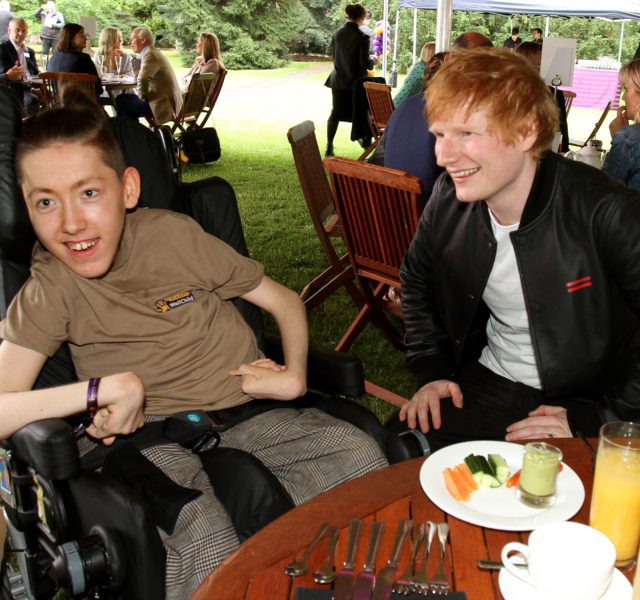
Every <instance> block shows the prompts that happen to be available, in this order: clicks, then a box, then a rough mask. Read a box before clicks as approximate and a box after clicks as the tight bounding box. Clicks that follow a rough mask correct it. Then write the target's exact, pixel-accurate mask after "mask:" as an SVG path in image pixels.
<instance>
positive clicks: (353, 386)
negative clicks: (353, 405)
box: [265, 336, 364, 398]
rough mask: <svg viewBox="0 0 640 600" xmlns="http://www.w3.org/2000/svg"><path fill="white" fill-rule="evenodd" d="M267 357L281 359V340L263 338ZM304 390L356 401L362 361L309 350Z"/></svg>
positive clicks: (361, 387) (360, 392)
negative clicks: (305, 388) (307, 388)
mask: <svg viewBox="0 0 640 600" xmlns="http://www.w3.org/2000/svg"><path fill="white" fill-rule="evenodd" d="M265 345H266V354H267V356H269V357H270V358H272V359H273V360H275V361H276V362H280V363H281V362H283V360H284V356H283V353H282V346H281V343H280V338H277V337H274V336H265ZM307 386H308V387H309V389H313V390H317V391H319V392H323V393H325V394H331V395H337V396H347V397H349V398H357V397H359V396H362V395H364V370H363V368H362V361H361V360H360V359H359V358H357V357H355V356H350V355H349V354H343V353H342V352H335V351H334V350H327V349H325V348H318V347H313V346H310V347H309V358H308V361H307Z"/></svg>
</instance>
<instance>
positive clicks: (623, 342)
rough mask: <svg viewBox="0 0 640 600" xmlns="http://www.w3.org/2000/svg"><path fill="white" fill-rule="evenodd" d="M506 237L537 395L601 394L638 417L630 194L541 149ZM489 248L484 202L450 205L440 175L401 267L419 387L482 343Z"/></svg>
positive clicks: (447, 373) (637, 234)
mask: <svg viewBox="0 0 640 600" xmlns="http://www.w3.org/2000/svg"><path fill="white" fill-rule="evenodd" d="M510 235H511V239H512V242H513V245H514V249H515V254H516V259H517V261H518V266H519V271H520V279H521V281H522V289H523V292H524V298H525V304H526V309H527V314H528V316H529V326H530V331H531V338H532V342H533V348H534V351H535V355H536V360H537V364H538V369H539V372H540V377H541V380H542V387H543V392H544V393H545V395H546V396H548V397H551V398H552V397H554V396H567V397H572V396H573V397H583V398H584V397H587V398H594V397H597V398H603V400H606V401H607V402H608V403H609V406H610V407H612V408H613V409H614V410H615V411H616V412H617V413H618V415H619V416H620V417H621V418H624V419H633V418H635V419H637V418H640V359H639V358H638V354H637V353H636V352H634V349H633V347H634V346H635V345H634V344H633V343H632V342H633V338H634V336H635V335H636V332H637V330H638V326H637V324H638V321H637V315H638V314H639V311H640V193H638V192H634V191H632V190H629V189H627V188H625V187H624V186H622V185H621V184H618V183H617V182H614V181H613V180H612V179H610V178H609V177H608V176H607V175H605V174H603V173H601V172H599V171H598V170H596V169H594V168H592V167H589V166H587V165H585V164H582V163H579V162H575V161H570V160H567V159H565V158H563V157H560V156H558V155H556V154H553V153H551V152H548V153H546V154H545V155H544V156H543V158H542V159H541V161H540V163H539V165H538V169H537V173H536V176H535V179H534V183H533V186H532V189H531V192H530V194H529V198H528V199H527V203H526V205H525V209H524V212H523V215H522V219H521V222H520V227H519V229H518V230H517V231H515V232H512V233H511V234H510ZM495 253H496V240H495V238H494V236H493V233H492V229H491V224H490V219H489V214H488V209H487V206H486V204H485V203H484V202H474V203H463V202H459V201H458V200H457V199H456V193H455V186H454V185H453V183H452V181H451V179H450V178H449V176H448V175H447V174H446V173H444V174H443V175H442V176H441V177H440V178H439V179H438V181H437V182H436V185H435V186H434V190H433V193H432V195H431V198H430V200H429V202H428V203H427V206H426V209H425V211H424V213H423V215H422V219H421V221H420V224H419V226H418V231H417V232H416V235H415V237H414V239H413V242H412V244H411V247H410V249H409V251H408V253H407V255H406V256H405V259H404V262H403V265H402V268H401V280H402V305H403V314H404V325H405V331H406V343H407V349H408V353H407V359H408V363H409V367H410V368H411V370H412V371H413V372H414V374H415V375H416V377H417V379H418V383H419V384H420V385H423V384H424V383H426V382H428V381H433V380H436V379H453V380H455V373H456V371H457V369H458V368H459V366H460V365H461V364H462V363H463V362H464V361H465V360H466V359H468V358H469V357H470V356H473V357H476V358H477V355H478V353H479V350H480V349H481V348H482V347H483V346H484V344H485V342H486V338H485V329H486V320H487V318H488V309H487V307H486V305H485V304H484V302H483V301H482V293H483V290H484V288H485V285H486V283H487V280H488V278H489V274H490V272H491V268H492V265H493V261H494V258H495Z"/></svg>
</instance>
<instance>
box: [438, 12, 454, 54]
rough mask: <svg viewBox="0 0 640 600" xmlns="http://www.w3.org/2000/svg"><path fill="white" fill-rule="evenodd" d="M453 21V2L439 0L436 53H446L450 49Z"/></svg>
mask: <svg viewBox="0 0 640 600" xmlns="http://www.w3.org/2000/svg"><path fill="white" fill-rule="evenodd" d="M452 20H453V1H452V0H438V14H437V15H436V52H444V51H445V50H448V49H449V44H450V41H451V21H452Z"/></svg>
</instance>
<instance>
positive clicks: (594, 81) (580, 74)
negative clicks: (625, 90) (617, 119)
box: [560, 67, 620, 110]
mask: <svg viewBox="0 0 640 600" xmlns="http://www.w3.org/2000/svg"><path fill="white" fill-rule="evenodd" d="M560 89H563V90H565V89H566V90H571V91H572V92H575V93H576V97H575V98H574V100H573V106H575V107H577V108H599V109H600V110H604V107H605V106H606V105H607V102H609V100H611V98H614V97H615V102H614V103H613V105H612V107H611V108H614V109H615V108H618V100H619V99H620V82H619V81H618V71H611V70H608V69H585V68H581V67H576V68H575V71H574V73H573V85H572V86H571V87H566V86H561V87H560Z"/></svg>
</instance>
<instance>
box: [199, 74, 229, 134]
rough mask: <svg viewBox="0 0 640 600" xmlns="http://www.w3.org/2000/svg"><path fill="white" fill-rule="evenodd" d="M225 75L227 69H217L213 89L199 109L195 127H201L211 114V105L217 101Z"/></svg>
mask: <svg viewBox="0 0 640 600" xmlns="http://www.w3.org/2000/svg"><path fill="white" fill-rule="evenodd" d="M226 76H227V69H225V68H222V69H220V70H219V71H218V78H217V79H216V82H215V84H214V86H213V90H212V92H211V94H210V95H209V98H208V99H207V101H206V102H205V105H204V107H203V109H202V111H201V113H200V114H201V118H200V119H198V120H197V122H196V125H195V128H196V129H202V128H203V127H204V126H205V123H206V122H207V120H208V119H209V117H210V116H211V113H212V112H213V107H214V106H215V105H216V102H217V101H218V96H219V95H220V90H221V89H222V84H223V83H224V79H225V77H226Z"/></svg>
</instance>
